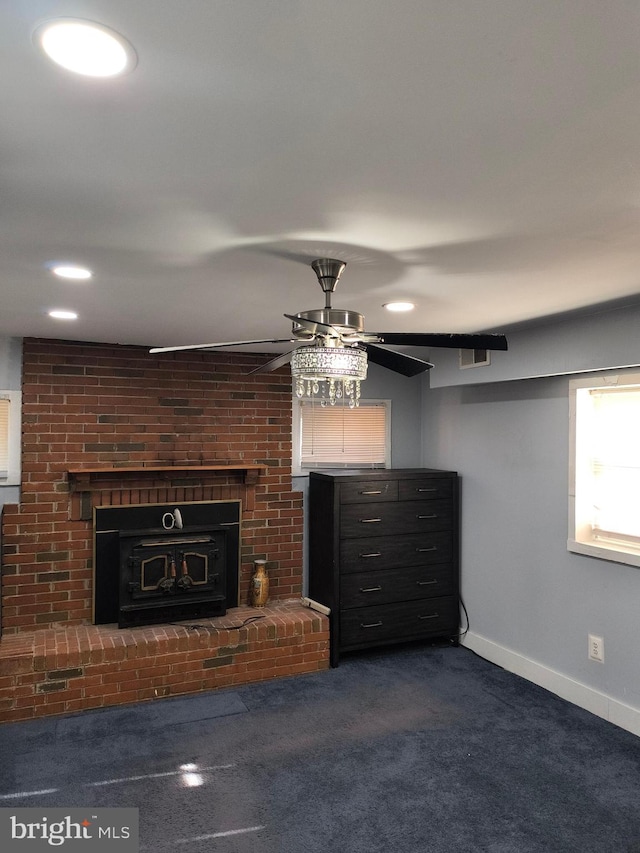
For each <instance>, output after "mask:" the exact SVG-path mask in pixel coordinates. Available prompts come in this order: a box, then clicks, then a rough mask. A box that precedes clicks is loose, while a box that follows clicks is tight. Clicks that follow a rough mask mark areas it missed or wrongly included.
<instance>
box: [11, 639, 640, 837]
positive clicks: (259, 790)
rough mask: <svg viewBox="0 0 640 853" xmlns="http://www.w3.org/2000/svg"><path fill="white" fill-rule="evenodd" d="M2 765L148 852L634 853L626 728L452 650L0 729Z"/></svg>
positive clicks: (634, 766)
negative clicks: (132, 815) (109, 812)
mask: <svg viewBox="0 0 640 853" xmlns="http://www.w3.org/2000/svg"><path fill="white" fill-rule="evenodd" d="M0 768H1V769H0V807H2V808H17V807H23V806H37V807H40V808H42V807H47V806H52V807H53V806H60V807H64V808H71V807H95V808H99V807H115V806H128V807H131V806H134V807H137V808H138V809H139V811H140V849H141V850H144V851H159V853H162V851H168V850H176V851H185V853H186V851H189V853H204V851H222V853H245V851H246V853H248V851H251V853H307V851H309V853H316V851H318V853H319V851H324V852H325V853H326V851H329V853H334V851H335V853H376V851H380V853H382V851H385V853H387V851H401V853H476V851H487V853H574V851H575V853H614V851H615V853H640V738H637V737H635V736H634V735H632V734H630V733H628V732H625V731H623V730H622V729H619V728H617V727H615V726H613V725H611V724H610V723H607V722H605V721H603V720H601V719H599V718H597V717H594V716H593V715H591V714H589V713H587V712H586V711H582V710H581V709H579V708H576V707H575V706H573V705H570V704H568V703H567V702H565V701H563V700H561V699H559V698H557V697H555V696H553V695H552V694H550V693H547V692H546V691H544V690H542V689H541V688H538V687H536V686H534V685H532V684H529V683H528V682H526V681H524V680H523V679H521V678H518V677H517V676H515V675H512V674H510V673H507V672H505V671H504V670H502V669H500V668H499V667H496V666H494V665H492V664H490V663H488V662H487V661H484V660H482V659H480V658H478V657H477V656H476V655H474V654H473V653H472V652H470V651H469V650H466V649H464V648H451V647H439V646H412V647H406V648H398V649H394V650H385V651H384V652H377V653H375V654H367V655H358V656H351V657H347V658H345V659H344V660H343V661H342V662H341V665H340V667H339V668H338V669H334V670H330V671H328V672H322V673H317V674H315V675H310V676H299V677H297V678H287V679H281V680H278V681H271V682H268V683H265V684H258V685H250V686H248V687H242V688H238V689H237V690H229V691H222V692H216V693H210V694H207V695H199V696H194V697H192V698H174V699H162V700H156V701H155V702H153V703H150V704H146V705H138V706H132V707H127V708H116V709H113V710H106V711H104V710H103V711H95V712H85V713H84V714H81V715H74V716H69V717H60V718H50V719H48V720H38V721H33V722H26V723H16V724H8V725H4V726H0Z"/></svg>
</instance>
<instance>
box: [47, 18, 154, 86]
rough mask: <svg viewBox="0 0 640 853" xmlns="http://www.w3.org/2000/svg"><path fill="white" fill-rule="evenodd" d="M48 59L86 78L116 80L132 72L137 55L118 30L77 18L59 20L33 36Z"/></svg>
mask: <svg viewBox="0 0 640 853" xmlns="http://www.w3.org/2000/svg"><path fill="white" fill-rule="evenodd" d="M34 40H35V42H36V43H37V44H38V45H39V46H40V47H41V48H42V50H44V52H45V53H46V54H47V56H48V57H49V59H52V60H53V61H54V62H56V63H57V64H58V65H61V66H62V67H63V68H66V69H67V70H68V71H74V72H75V73H76V74H84V75H86V76H87V77H115V76H118V75H120V74H127V73H128V72H129V71H132V70H133V69H134V68H135V66H136V63H137V59H138V58H137V56H136V52H135V50H134V49H133V47H132V46H131V45H130V44H129V42H128V41H127V40H126V39H125V38H124V37H123V36H121V35H120V33H117V32H115V30H112V29H110V28H109V27H105V26H103V25H102V24H96V23H94V22H93V21H83V20H80V19H77V18H56V19H54V20H51V21H46V22H45V23H43V24H41V25H40V26H39V27H37V29H36V30H35V32H34Z"/></svg>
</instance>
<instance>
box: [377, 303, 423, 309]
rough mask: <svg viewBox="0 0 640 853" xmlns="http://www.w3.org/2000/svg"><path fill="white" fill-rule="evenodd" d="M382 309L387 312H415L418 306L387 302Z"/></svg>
mask: <svg viewBox="0 0 640 853" xmlns="http://www.w3.org/2000/svg"><path fill="white" fill-rule="evenodd" d="M382 307H383V308H386V309H387V311H413V309H414V308H415V307H416V306H415V305H414V304H413V302H385V304H384V305H383V306H382Z"/></svg>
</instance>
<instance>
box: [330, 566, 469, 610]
mask: <svg viewBox="0 0 640 853" xmlns="http://www.w3.org/2000/svg"><path fill="white" fill-rule="evenodd" d="M451 593H453V569H452V566H451V564H450V563H444V564H439V563H436V564H435V565H433V566H410V567H408V568H402V569H384V570H383V571H380V572H356V573H354V574H349V575H343V576H342V577H341V578H340V602H341V606H342V607H344V608H351V607H367V606H371V605H375V604H392V603H393V602H396V601H412V600H414V599H420V598H437V597H439V596H443V595H451Z"/></svg>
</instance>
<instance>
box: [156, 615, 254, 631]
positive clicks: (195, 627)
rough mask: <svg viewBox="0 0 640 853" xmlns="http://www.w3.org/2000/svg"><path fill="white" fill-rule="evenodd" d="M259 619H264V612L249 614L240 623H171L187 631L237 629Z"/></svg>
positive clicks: (170, 623)
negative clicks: (254, 614) (218, 624)
mask: <svg viewBox="0 0 640 853" xmlns="http://www.w3.org/2000/svg"><path fill="white" fill-rule="evenodd" d="M257 619H264V614H263V613H260V614H258V615H256V616H247V618H246V619H245V620H244V622H241V623H240V624H239V625H220V626H219V627H218V626H217V625H199V624H197V623H194V624H193V625H184V624H183V623H182V622H169V625H176V626H177V627H178V628H186V630H187V631H199V630H202V631H211V632H214V631H237V630H239V629H240V628H244V626H245V625H248V624H249V623H250V622H255V621H256V620H257Z"/></svg>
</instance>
